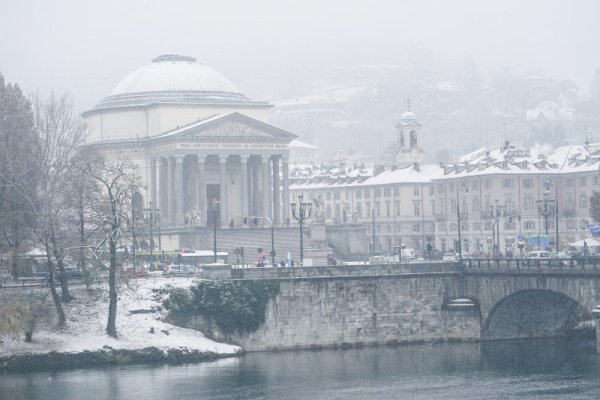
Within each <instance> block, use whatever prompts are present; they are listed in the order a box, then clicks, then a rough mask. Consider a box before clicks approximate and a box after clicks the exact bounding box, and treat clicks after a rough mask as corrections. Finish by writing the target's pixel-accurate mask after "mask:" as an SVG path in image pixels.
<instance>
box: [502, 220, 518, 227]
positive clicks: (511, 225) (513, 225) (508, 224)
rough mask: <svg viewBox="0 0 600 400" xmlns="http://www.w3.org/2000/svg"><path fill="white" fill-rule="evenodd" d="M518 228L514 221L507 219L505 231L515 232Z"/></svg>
mask: <svg viewBox="0 0 600 400" xmlns="http://www.w3.org/2000/svg"><path fill="white" fill-rule="evenodd" d="M515 228H516V224H515V222H514V221H512V220H510V219H507V220H505V221H504V229H506V230H514V229H515Z"/></svg>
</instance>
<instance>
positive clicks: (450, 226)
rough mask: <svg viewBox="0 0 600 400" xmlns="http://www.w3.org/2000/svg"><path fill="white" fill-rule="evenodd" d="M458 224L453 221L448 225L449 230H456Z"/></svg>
mask: <svg viewBox="0 0 600 400" xmlns="http://www.w3.org/2000/svg"><path fill="white" fill-rule="evenodd" d="M457 226H458V225H456V222H451V223H450V224H449V225H448V230H449V231H455V230H456V229H457Z"/></svg>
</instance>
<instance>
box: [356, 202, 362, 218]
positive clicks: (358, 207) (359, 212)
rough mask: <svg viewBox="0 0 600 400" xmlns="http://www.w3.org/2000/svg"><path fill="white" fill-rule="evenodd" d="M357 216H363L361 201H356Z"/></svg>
mask: <svg viewBox="0 0 600 400" xmlns="http://www.w3.org/2000/svg"><path fill="white" fill-rule="evenodd" d="M356 216H357V217H359V218H360V217H362V207H361V204H360V203H356Z"/></svg>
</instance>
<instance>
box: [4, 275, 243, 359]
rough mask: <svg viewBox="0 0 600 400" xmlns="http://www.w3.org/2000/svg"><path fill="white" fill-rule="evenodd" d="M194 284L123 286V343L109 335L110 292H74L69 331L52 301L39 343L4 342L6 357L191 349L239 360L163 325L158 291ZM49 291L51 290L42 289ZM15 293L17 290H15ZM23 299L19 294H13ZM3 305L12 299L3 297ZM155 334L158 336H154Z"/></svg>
mask: <svg viewBox="0 0 600 400" xmlns="http://www.w3.org/2000/svg"><path fill="white" fill-rule="evenodd" d="M191 283H192V280H191V279H189V278H162V277H156V278H155V277H150V278H147V279H136V280H131V281H130V282H128V283H122V284H120V286H119V289H118V293H119V300H118V306H117V333H118V338H116V339H115V338H112V337H110V336H108V335H107V334H106V331H105V328H106V321H107V315H108V286H107V285H100V286H94V287H93V288H92V290H91V291H89V292H88V291H87V290H86V288H85V287H81V286H79V287H73V288H71V294H72V295H73V296H74V299H73V300H72V302H70V303H68V304H64V306H65V313H66V316H67V326H66V327H65V328H63V329H58V328H57V327H56V319H55V316H54V315H55V314H56V312H55V310H54V308H53V305H52V303H51V297H50V296H48V300H47V301H48V303H49V309H48V314H49V315H48V317H47V318H42V319H41V320H40V323H39V325H38V327H37V328H36V330H35V331H34V334H33V343H25V341H24V340H23V338H21V340H14V339H10V338H7V337H2V343H0V357H7V356H10V355H17V354H25V353H30V354H32V353H34V354H35V353H49V352H53V351H56V352H65V353H66V352H68V353H75V352H82V351H95V350H100V349H102V348H103V347H104V346H109V347H111V348H114V349H142V348H146V347H156V348H159V349H164V350H167V349H188V350H192V351H202V352H213V353H217V354H223V355H225V354H235V353H237V352H240V351H241V348H240V347H238V346H234V345H229V344H224V343H218V342H215V341H212V340H210V339H207V338H205V337H204V336H203V334H202V333H201V332H198V331H195V330H192V329H185V328H180V327H177V326H174V325H171V324H168V323H165V322H162V317H163V312H162V311H159V310H158V308H159V307H160V305H161V299H160V295H158V294H157V293H156V292H155V291H153V289H159V288H164V287H167V286H168V285H170V286H173V287H186V286H190V285H191ZM38 290H46V291H48V290H49V289H47V288H46V289H38ZM11 291H12V290H11ZM13 293H14V294H15V295H18V293H19V292H16V291H15V292H13ZM2 295H3V296H2V297H4V299H3V302H5V301H7V296H10V293H6V292H4V293H2ZM135 310H146V311H147V310H155V311H154V312H151V313H148V312H141V313H132V312H131V311H135ZM152 332H153V333H152Z"/></svg>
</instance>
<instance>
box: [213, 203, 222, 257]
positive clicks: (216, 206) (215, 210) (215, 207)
mask: <svg viewBox="0 0 600 400" xmlns="http://www.w3.org/2000/svg"><path fill="white" fill-rule="evenodd" d="M219 205H220V201H219V199H213V201H212V212H213V251H214V253H215V258H214V262H215V264H216V263H217V219H218V217H219Z"/></svg>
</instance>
